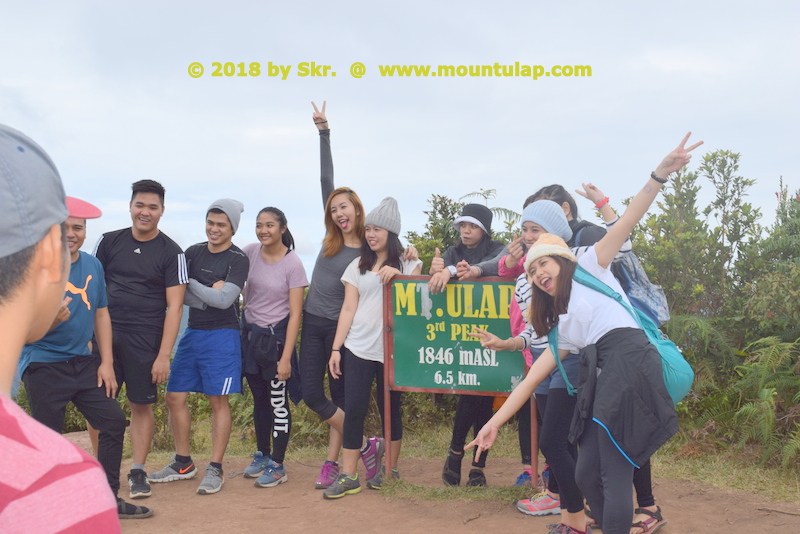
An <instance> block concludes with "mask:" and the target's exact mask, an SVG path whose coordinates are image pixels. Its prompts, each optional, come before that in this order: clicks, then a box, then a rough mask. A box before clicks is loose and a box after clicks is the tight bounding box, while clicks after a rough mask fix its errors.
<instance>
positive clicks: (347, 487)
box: [322, 473, 361, 499]
mask: <svg viewBox="0 0 800 534" xmlns="http://www.w3.org/2000/svg"><path fill="white" fill-rule="evenodd" d="M360 491H361V483H360V482H359V481H358V475H357V474H356V475H353V476H352V477H350V476H348V475H346V474H344V473H342V474H340V475H339V478H337V479H336V482H334V483H333V484H331V486H330V487H329V488H328V489H326V490H325V493H323V494H322V496H323V497H325V498H326V499H339V498H341V497H344V496H345V495H352V494H354V493H358V492H360Z"/></svg>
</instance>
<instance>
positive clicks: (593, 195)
mask: <svg viewBox="0 0 800 534" xmlns="http://www.w3.org/2000/svg"><path fill="white" fill-rule="evenodd" d="M581 187H583V190H581V189H576V190H575V192H576V193H578V194H579V195H580V196H582V197H583V198H587V199H589V200H590V201H591V202H592V204H595V205H596V204H597V203H598V202H600V201H601V200H603V199H604V198H606V196H605V195H604V194H603V192H602V191H600V190H599V189H598V188H597V186H595V185H594V184H592V183H588V184H583V183H582V184H581Z"/></svg>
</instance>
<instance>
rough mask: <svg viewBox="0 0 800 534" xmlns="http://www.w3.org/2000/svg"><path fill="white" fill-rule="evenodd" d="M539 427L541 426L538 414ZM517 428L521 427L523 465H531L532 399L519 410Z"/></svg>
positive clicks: (520, 450) (520, 438)
mask: <svg viewBox="0 0 800 534" xmlns="http://www.w3.org/2000/svg"><path fill="white" fill-rule="evenodd" d="M536 419H537V427H536V428H537V429H540V428H541V424H539V421H538V419H539V417H538V414H537V417H536ZM517 428H518V429H519V454H520V457H521V458H522V463H523V465H531V401H528V402H526V403H525V404H523V405H522V408H520V409H519V411H518V412H517Z"/></svg>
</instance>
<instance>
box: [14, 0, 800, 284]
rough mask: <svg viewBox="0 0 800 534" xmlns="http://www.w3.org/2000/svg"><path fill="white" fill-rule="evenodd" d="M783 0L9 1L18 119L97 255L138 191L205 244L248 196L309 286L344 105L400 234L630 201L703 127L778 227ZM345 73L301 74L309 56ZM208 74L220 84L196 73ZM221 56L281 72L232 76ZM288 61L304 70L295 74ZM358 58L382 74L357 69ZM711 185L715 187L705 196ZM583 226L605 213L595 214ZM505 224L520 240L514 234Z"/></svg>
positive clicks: (349, 167)
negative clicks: (436, 71)
mask: <svg viewBox="0 0 800 534" xmlns="http://www.w3.org/2000/svg"><path fill="white" fill-rule="evenodd" d="M799 5H800V4H798V3H797V2H795V1H785V2H769V1H767V2H759V3H755V2H725V3H722V2H697V1H693V2H668V3H652V2H638V1H637V2H633V1H630V2H596V1H594V2H547V3H545V2H503V1H500V2H492V3H489V2H485V1H482V2H470V1H461V2H431V1H425V2H419V1H406V2H402V3H399V2H386V3H380V2H342V1H339V2H302V1H296V2H291V3H289V2H256V1H252V2H240V1H227V2H213V3H212V2H202V1H200V2H198V1H192V2H163V1H161V2H149V1H137V2H107V1H106V2H76V1H70V0H65V1H62V2H36V1H27V2H14V3H11V2H3V3H2V4H0V64H1V65H2V74H1V75H0V122H3V123H6V124H8V125H10V126H12V127H15V128H17V129H20V130H22V131H23V132H25V133H27V134H28V135H29V136H31V137H32V138H33V139H34V140H36V141H37V142H39V143H40V144H41V145H42V146H43V147H44V148H45V150H47V151H48V152H49V154H50V155H51V156H52V158H53V160H54V161H55V162H56V165H57V166H58V168H59V170H60V172H61V176H62V178H63V180H64V183H65V186H66V189H67V194H69V195H72V196H76V197H79V198H82V199H85V200H88V201H90V202H93V203H94V204H96V205H98V206H99V207H100V208H101V209H102V210H103V211H104V216H103V218H102V219H99V220H98V221H96V222H92V223H91V224H90V225H89V227H88V231H89V237H88V239H87V245H86V247H85V248H89V249H90V248H91V246H92V245H93V244H94V242H95V241H96V239H97V237H99V234H100V232H103V231H108V230H113V229H116V228H120V227H123V226H130V216H129V214H128V212H127V208H128V201H129V198H130V184H131V183H132V182H134V181H136V180H139V179H142V178H151V179H155V180H158V181H160V182H161V183H162V184H164V186H165V187H166V189H167V198H166V213H165V216H164V218H163V219H162V222H161V226H160V227H161V229H162V230H164V231H165V232H166V233H167V234H168V235H170V237H172V238H173V239H175V241H177V242H178V243H179V244H180V245H181V246H183V247H188V246H189V245H191V244H193V243H195V242H198V241H203V240H205V235H204V217H205V213H206V208H207V207H208V205H209V204H210V203H211V202H212V201H214V200H215V199H217V198H222V197H230V198H236V199H239V200H242V201H243V202H244V204H245V208H246V209H245V213H244V214H243V216H242V224H241V227H240V229H239V232H238V234H237V235H236V237H235V239H234V241H235V242H236V243H237V244H238V245H240V246H243V245H245V244H246V243H249V242H253V241H255V237H254V232H253V228H254V223H255V217H256V214H257V212H258V210H259V209H261V208H262V207H264V206H267V205H274V206H277V207H279V208H281V209H283V210H284V211H285V213H286V215H287V217H288V219H289V227H290V229H291V230H292V232H293V234H294V235H295V239H296V241H297V245H298V252H299V253H300V254H301V257H302V258H303V260H304V262H305V264H306V268H307V269H308V270H309V275H310V270H311V267H312V265H313V262H314V258H315V256H316V254H317V251H318V250H319V243H320V241H321V239H322V237H323V229H324V227H323V222H322V221H323V217H322V206H321V197H320V191H319V141H318V136H317V133H316V128H315V127H314V125H313V124H312V122H311V112H312V111H313V110H312V107H311V103H310V102H311V101H312V100H314V101H316V102H318V103H321V102H322V100H327V101H328V117H329V119H330V123H331V128H332V134H331V136H332V144H333V157H334V164H335V169H336V185H337V186H343V185H347V186H350V187H352V188H353V189H355V190H356V191H357V192H358V193H359V195H360V196H361V198H362V199H363V201H364V203H365V204H366V207H367V210H370V209H372V208H373V207H375V206H376V205H377V204H378V202H379V201H380V200H381V199H382V198H383V197H385V196H394V197H395V198H397V200H398V202H399V205H400V210H401V213H402V217H403V232H402V233H403V235H404V234H405V232H406V231H407V230H421V229H422V226H423V224H424V222H425V216H424V215H423V213H422V211H423V210H424V209H426V208H427V204H426V200H427V199H428V198H429V197H430V195H431V194H432V193H437V194H446V195H449V196H451V197H453V198H458V197H460V196H462V195H464V194H466V193H469V192H472V191H476V190H478V189H479V188H495V189H497V198H496V199H495V200H493V201H490V205H491V206H502V207H507V208H511V209H514V210H517V211H519V210H520V209H521V207H522V202H523V200H524V199H525V197H527V196H528V195H529V194H531V193H533V192H534V191H535V190H537V189H538V188H539V187H541V186H544V185H548V184H551V183H560V184H563V185H564V186H565V187H567V188H568V189H570V190H571V189H574V188H575V187H577V186H578V185H579V184H580V183H581V182H583V181H592V182H594V183H595V184H596V185H598V186H599V187H600V188H601V189H602V190H603V191H604V192H606V194H608V196H610V197H611V202H612V205H614V206H620V201H621V199H622V198H624V197H627V196H631V195H633V194H634V193H635V192H636V191H637V190H638V188H639V187H640V185H641V184H642V183H643V182H644V180H645V179H646V177H647V176H648V174H649V173H650V171H651V170H653V168H655V167H656V165H657V164H658V163H659V161H660V160H661V158H662V157H663V156H664V155H665V154H666V153H667V152H669V151H670V150H671V149H672V148H674V146H675V145H676V144H677V142H678V141H679V140H680V139H681V137H682V136H683V134H684V133H686V132H687V131H689V130H691V131H692V132H694V136H693V139H698V140H699V139H703V140H705V145H704V146H703V147H701V153H700V154H697V155H696V156H695V161H694V162H693V163H692V168H696V167H697V160H700V159H701V156H702V154H704V153H706V152H708V151H713V150H717V149H727V150H732V151H735V152H740V153H741V154H742V160H741V167H740V174H742V175H744V176H746V177H748V178H753V179H756V180H757V184H756V185H755V186H754V187H753V188H752V189H751V190H750V200H751V201H752V202H753V203H754V204H756V205H757V206H760V207H761V208H762V211H763V212H764V214H765V216H766V219H767V220H771V219H772V217H773V213H774V210H775V206H776V201H775V195H774V193H775V192H776V191H777V190H778V180H779V177H780V176H783V179H784V182H785V183H787V184H788V185H789V187H790V189H792V190H794V189H797V188H800V177H799V176H798V172H797V162H796V158H795V159H794V160H793V159H790V155H795V156H796V155H797V154H798V145H800V127H799V126H798V124H800V117H799V116H798V115H800V114H798V104H797V98H798V97H797V93H798V87H800V76H799V75H798V71H799V70H800V67H798V65H800V61H798V51H800V37H798V36H799V35H800V32H798V31H797V28H798V25H799V23H800V16H798V15H799V14H800V7H798V6H799ZM312 61H313V62H316V63H317V64H322V65H330V66H331V70H332V71H335V72H336V73H337V74H336V76H335V77H331V76H330V75H329V76H328V77H318V76H314V77H312V76H306V77H300V76H298V65H299V64H301V63H304V62H312ZM193 62H199V63H201V64H202V65H203V66H204V67H205V73H204V75H203V76H201V77H199V78H193V77H191V76H189V72H188V69H189V65H190V64H191V63H193ZM213 62H221V63H225V62H230V63H233V64H238V63H242V62H244V63H245V64H246V65H247V66H248V68H249V65H250V63H252V62H259V63H261V75H260V76H258V77H251V76H247V77H240V76H233V77H226V76H220V77H214V76H212V75H211V74H212V71H213V70H214V69H213V65H212V63H213ZM268 62H272V63H273V64H280V65H284V66H287V65H290V66H291V67H292V68H291V70H290V73H289V76H288V77H287V79H285V80H281V79H276V78H271V77H269V76H267V67H268ZM354 62H361V63H363V64H364V66H365V68H366V72H365V73H364V75H363V77H361V78H359V79H357V78H353V77H352V76H351V75H350V66H351V64H352V63H354ZM495 62H497V63H500V64H503V65H508V64H514V62H520V64H522V65H542V66H544V68H545V69H550V68H551V67H552V66H554V65H589V66H591V70H592V76H591V77H554V76H550V77H541V78H539V79H537V80H533V79H531V78H529V77H528V78H524V77H480V78H478V77H453V78H442V77H407V78H398V77H394V78H390V77H381V76H380V74H379V72H378V66H379V65H392V64H409V65H410V64H420V65H428V64H429V65H434V66H435V65H439V64H442V65H454V66H457V65H492V64H494V63H495ZM710 195H711V191H710V188H709V187H705V189H704V192H703V195H701V201H702V202H707V201H708V200H709V198H710ZM579 202H580V203H579V208H580V209H581V210H582V211H583V213H585V214H586V215H590V213H591V206H590V205H589V203H588V201H585V200H580V201H579ZM495 228H496V229H500V224H495Z"/></svg>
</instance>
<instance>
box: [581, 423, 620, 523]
mask: <svg viewBox="0 0 800 534" xmlns="http://www.w3.org/2000/svg"><path fill="white" fill-rule="evenodd" d="M578 444H579V446H580V451H581V452H580V454H579V455H578V462H577V465H576V466H575V479H576V480H577V482H578V485H579V486H580V488H581V490H582V491H583V494H584V495H585V496H586V502H587V503H588V504H589V508H591V510H592V515H594V518H595V519H596V520H597V523H598V525H600V528H601V529H603V534H628V533H629V532H630V530H631V517H633V484H632V483H631V482H632V481H633V465H632V464H631V463H630V462H628V460H626V459H625V457H624V456H623V455H622V453H621V452H620V451H619V450H618V449H617V447H616V446H615V445H614V442H612V441H611V438H609V436H608V433H607V432H606V431H605V430H604V429H603V428H601V427H600V425H598V424H597V423H595V422H594V421H587V422H586V426H585V428H584V430H583V434H582V435H581V438H580V441H579V443H578Z"/></svg>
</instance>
